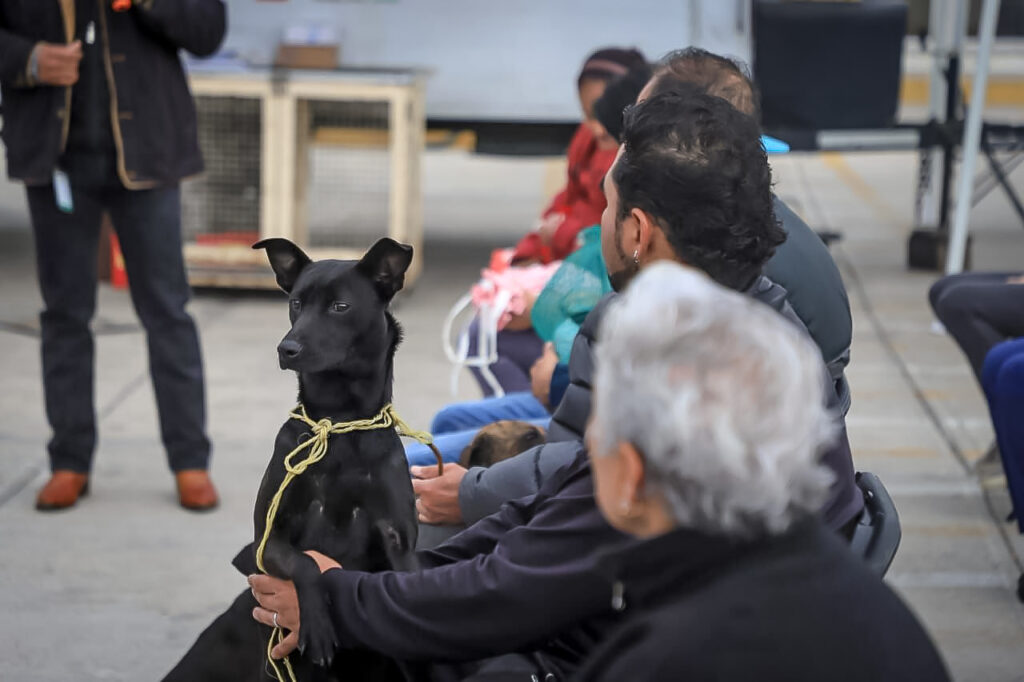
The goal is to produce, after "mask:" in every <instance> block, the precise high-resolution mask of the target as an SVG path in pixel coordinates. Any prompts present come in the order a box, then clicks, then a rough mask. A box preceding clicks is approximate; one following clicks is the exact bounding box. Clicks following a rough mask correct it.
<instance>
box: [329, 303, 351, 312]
mask: <svg viewBox="0 0 1024 682" xmlns="http://www.w3.org/2000/svg"><path fill="white" fill-rule="evenodd" d="M331 310H333V311H334V312H336V313H343V312H345V311H346V310H348V303H342V302H341V301H335V302H334V303H332V304H331Z"/></svg>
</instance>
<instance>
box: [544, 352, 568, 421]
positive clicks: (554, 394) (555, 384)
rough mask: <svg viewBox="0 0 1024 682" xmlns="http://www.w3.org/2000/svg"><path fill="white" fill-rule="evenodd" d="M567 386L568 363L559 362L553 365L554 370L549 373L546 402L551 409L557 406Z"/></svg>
mask: <svg viewBox="0 0 1024 682" xmlns="http://www.w3.org/2000/svg"><path fill="white" fill-rule="evenodd" d="M567 388H569V363H568V362H560V363H558V364H557V365H555V371H554V372H552V373H551V387H550V388H549V389H548V402H549V403H550V404H551V405H552V408H551V409H554V408H555V407H558V403H560V402H562V396H564V395H565V389H567Z"/></svg>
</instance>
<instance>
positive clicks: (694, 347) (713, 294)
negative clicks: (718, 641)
mask: <svg viewBox="0 0 1024 682" xmlns="http://www.w3.org/2000/svg"><path fill="white" fill-rule="evenodd" d="M598 339H599V343H598V346H597V350H596V364H597V370H596V375H595V381H594V419H593V422H592V424H591V427H590V428H591V433H590V436H591V438H592V441H591V442H592V445H593V447H594V448H595V452H594V454H595V455H597V456H601V455H606V454H609V453H611V452H612V451H613V450H614V449H615V447H616V445H617V444H619V443H630V444H632V445H633V446H634V447H636V449H637V450H638V451H639V452H640V453H641V455H642V456H643V458H644V462H645V465H646V481H645V485H646V486H647V487H648V488H649V489H653V490H656V491H657V492H659V493H660V494H661V495H662V496H663V497H664V499H665V501H666V502H667V503H668V506H669V511H670V512H671V514H672V516H673V518H674V519H675V521H676V522H677V523H678V524H679V525H680V526H682V527H688V528H693V529H695V530H700V531H703V532H707V533H711V534H716V535H729V536H742V537H754V536H761V535H766V534H769V535H771V534H779V533H782V532H784V531H785V530H786V529H787V528H789V527H790V525H792V523H793V521H794V520H795V519H797V518H798V517H799V516H801V515H803V514H804V513H806V512H816V511H817V510H818V509H820V507H821V505H822V504H823V503H824V501H825V499H826V497H827V492H828V488H829V485H830V483H831V482H832V480H833V479H834V476H833V475H832V473H831V471H829V470H828V469H827V468H825V467H824V466H823V465H821V464H820V463H819V457H820V454H821V452H822V451H823V449H824V447H825V446H826V445H828V444H829V443H830V442H831V441H832V439H833V438H834V436H835V434H836V431H837V427H836V422H835V418H834V416H833V415H832V414H831V413H830V412H829V410H828V409H827V408H826V406H825V393H824V388H825V385H826V381H827V379H826V376H825V369H824V364H823V362H822V360H821V355H820V353H819V352H818V350H817V348H816V347H815V346H814V345H813V344H812V343H811V342H810V341H809V340H808V339H807V338H806V336H805V335H804V334H803V333H801V331H800V330H798V329H797V328H796V327H795V326H794V325H792V324H791V323H790V322H789V321H787V320H786V319H785V318H783V317H782V316H781V315H779V314H778V313H777V312H775V311H774V310H772V309H771V308H769V307H768V306H766V305H764V304H762V303H760V302H758V301H755V300H753V299H750V298H748V297H746V296H743V295H741V294H738V293H735V292H733V291H729V290H727V289H724V288H722V287H720V286H719V285H717V284H715V283H714V282H712V281H711V280H710V279H708V278H707V277H706V276H705V275H704V274H703V273H699V272H697V271H695V270H692V269H689V268H685V267H683V266H680V265H677V264H670V263H658V264H654V265H652V266H650V267H648V268H645V269H644V271H643V272H642V273H640V275H639V276H637V278H636V279H635V281H634V282H633V283H632V284H631V285H630V287H629V288H628V290H627V291H626V293H625V294H624V295H622V296H621V297H619V299H618V300H617V301H615V303H614V304H613V305H612V306H610V309H609V311H608V313H607V314H606V316H605V318H604V320H603V321H602V324H601V329H600V334H599V336H598Z"/></svg>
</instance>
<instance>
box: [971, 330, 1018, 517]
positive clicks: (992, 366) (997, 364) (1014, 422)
mask: <svg viewBox="0 0 1024 682" xmlns="http://www.w3.org/2000/svg"><path fill="white" fill-rule="evenodd" d="M981 385H982V388H984V390H985V397H986V398H988V407H989V410H990V412H991V413H992V426H993V427H995V431H996V442H997V443H998V444H999V455H1000V457H1001V458H1002V460H1003V470H1004V471H1005V472H1006V484H1007V486H1008V487H1009V489H1010V499H1011V500H1012V501H1013V509H1014V512H1015V513H1016V516H1017V528H1018V529H1019V530H1020V532H1021V533H1024V421H1022V420H1021V418H1020V416H1021V415H1022V414H1024V338H1020V339H1014V340H1012V341H1004V342H1003V343H1000V344H998V345H997V346H995V347H994V348H993V349H992V350H991V351H989V353H988V355H986V356H985V364H984V366H983V368H982V372H981Z"/></svg>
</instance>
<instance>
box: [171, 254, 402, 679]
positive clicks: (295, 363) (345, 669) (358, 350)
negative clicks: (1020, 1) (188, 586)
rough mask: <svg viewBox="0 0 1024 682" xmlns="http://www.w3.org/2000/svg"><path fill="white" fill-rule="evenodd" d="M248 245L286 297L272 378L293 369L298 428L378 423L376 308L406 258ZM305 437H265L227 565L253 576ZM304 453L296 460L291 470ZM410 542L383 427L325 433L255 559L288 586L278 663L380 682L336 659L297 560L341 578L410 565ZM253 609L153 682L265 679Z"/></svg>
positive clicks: (389, 349) (373, 672) (308, 672)
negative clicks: (287, 645)
mask: <svg viewBox="0 0 1024 682" xmlns="http://www.w3.org/2000/svg"><path fill="white" fill-rule="evenodd" d="M253 248H265V249H266V250H267V254H268V257H269V259H270V263H271V266H272V267H273V269H274V273H275V275H276V277H277V282H278V284H279V285H280V286H281V288H282V289H283V290H284V291H285V292H287V293H288V294H289V297H290V301H289V309H290V317H291V323H292V327H291V330H290V331H289V332H288V334H287V335H286V336H285V337H284V339H283V340H282V341H281V343H280V345H279V346H278V355H279V359H280V364H281V368H282V369H291V370H294V371H296V372H297V373H298V376H299V401H300V402H301V403H302V404H303V405H304V406H305V409H306V412H307V414H308V415H309V417H310V419H312V420H313V421H318V420H320V419H324V418H327V419H330V420H331V421H332V422H346V421H352V420H357V419H366V418H370V417H373V416H374V415H376V414H377V413H378V412H379V411H380V410H381V408H382V407H383V406H384V405H386V404H387V403H390V402H391V388H392V363H393V358H394V353H395V349H396V347H397V346H398V343H399V341H400V340H401V329H400V327H399V325H398V323H397V322H396V321H395V319H394V318H393V317H392V316H391V314H390V313H389V312H388V304H389V303H390V301H391V299H392V298H393V297H394V295H395V294H396V293H397V292H398V291H399V290H400V289H401V288H402V285H403V283H404V274H405V271H406V269H407V268H408V266H409V264H410V262H411V260H412V249H411V248H410V247H408V246H404V245H401V244H398V243H397V242H395V241H392V240H391V239H381V240H380V241H378V242H377V243H376V244H375V245H374V246H373V247H372V248H371V249H370V250H369V251H368V252H367V254H366V255H365V256H364V257H363V258H362V259H361V260H360V261H358V262H348V261H334V260H327V261H318V262H313V261H311V260H310V259H309V258H308V257H307V256H306V254H305V253H303V252H302V251H301V250H300V249H299V248H298V247H297V246H295V245H294V244H292V243H291V242H290V241H288V240H286V239H267V240H263V241H261V242H259V243H257V244H255V245H254V247H253ZM309 436H310V429H309V427H308V426H307V425H306V424H304V423H302V422H300V421H298V420H296V419H288V420H287V421H286V422H285V424H284V425H283V426H282V427H281V430H280V432H279V433H278V435H277V441H276V443H275V446H274V454H273V456H272V457H271V460H270V464H269V465H268V467H267V471H266V473H265V474H264V477H263V482H262V484H261V485H260V490H259V494H258V495H257V498H256V505H255V511H254V521H255V543H254V544H253V545H251V546H249V547H247V548H246V549H244V550H243V551H242V552H241V553H240V554H239V555H238V556H237V557H236V558H235V562H234V563H235V565H236V567H238V568H239V570H241V571H242V572H244V573H254V572H256V561H255V547H256V546H257V545H258V544H259V542H260V540H261V539H262V537H263V531H264V525H265V520H266V512H267V506H268V505H269V503H270V500H271V498H272V497H273V496H274V494H275V493H276V492H277V490H278V487H279V486H280V484H281V481H282V480H283V479H284V476H285V468H284V459H285V457H286V456H287V455H288V453H290V452H291V451H292V450H294V449H295V447H296V446H297V445H299V444H300V443H302V442H303V441H304V440H305V439H307V438H309ZM307 454H308V450H305V451H303V452H302V453H300V454H299V455H297V456H296V457H295V458H293V460H294V461H293V464H294V463H297V462H299V461H301V460H302V459H304V458H305V457H306V455H307ZM416 535H417V525H416V513H415V499H414V496H413V491H412V485H411V483H410V479H409V473H408V468H407V463H406V459H405V454H404V450H403V448H402V445H401V442H400V441H399V439H398V436H397V434H396V433H395V431H394V429H377V430H372V431H355V432H352V433H348V434H343V435H334V436H331V438H330V440H329V441H328V452H327V455H326V456H325V457H324V458H323V459H322V460H321V461H320V462H318V463H316V464H314V465H312V466H311V467H309V469H308V470H307V471H306V472H305V473H304V474H302V475H301V476H297V477H296V478H294V479H293V480H292V482H291V484H290V485H289V487H288V488H287V490H286V492H285V493H284V496H283V498H282V500H281V504H280V507H279V509H278V512H277V517H276V519H275V521H274V524H273V529H272V530H271V533H270V538H269V540H268V542H267V545H266V549H265V551H264V554H263V561H264V565H265V567H266V569H267V572H268V573H270V574H271V575H274V576H277V577H280V578H286V579H290V580H292V581H294V583H295V586H296V590H297V593H298V597H299V610H300V613H301V614H302V625H301V628H300V629H299V635H300V640H299V651H300V652H301V655H294V654H293V655H292V656H291V657H290V659H291V661H292V663H293V665H294V666H295V667H296V674H297V676H298V678H299V680H300V681H301V682H306V681H307V680H332V679H336V677H335V676H334V675H332V674H331V673H330V669H331V664H332V661H333V662H334V663H335V665H334V666H333V669H335V670H337V671H338V677H337V679H340V678H341V677H343V678H344V679H346V680H370V679H373V680H385V679H389V678H391V677H395V676H396V675H397V670H398V669H397V667H396V664H395V663H394V662H392V661H391V660H389V659H386V658H385V657H383V656H376V655H373V654H370V653H368V652H355V651H345V652H343V653H340V654H339V656H338V660H334V654H335V649H336V647H337V639H336V637H335V633H334V627H333V625H332V622H331V618H330V615H329V613H328V600H327V596H326V594H325V593H323V591H322V589H321V588H320V582H319V577H320V571H319V569H318V568H317V565H316V563H315V562H314V561H313V560H312V559H311V558H310V557H308V556H306V555H305V554H304V553H303V552H304V551H305V550H317V551H319V552H322V553H323V554H326V555H327V556H330V557H332V558H333V559H335V560H337V561H338V562H339V563H341V564H342V566H344V567H345V568H348V569H355V570H364V571H378V570H388V569H395V570H409V569H412V568H414V567H415V560H414V556H413V549H414V547H415V546H416ZM255 605H256V604H255V600H254V599H253V598H252V595H251V594H250V593H249V592H248V591H246V592H245V593H243V594H242V595H241V596H239V597H238V599H236V600H235V603H234V604H233V605H232V606H231V607H230V608H229V609H228V611H227V612H225V613H224V614H223V615H221V616H220V617H219V618H218V619H217V620H216V621H215V622H214V623H213V624H212V625H211V626H210V627H209V628H207V630H206V631H204V632H203V634H202V635H200V637H199V640H198V641H197V642H196V644H195V645H194V646H193V647H192V649H191V650H190V651H189V652H188V653H187V654H186V655H185V657H184V658H183V659H182V661H181V662H180V663H179V664H178V666H177V667H176V668H175V669H174V670H173V671H172V672H171V673H170V674H169V675H168V677H166V678H165V681H166V682H172V681H177V680H190V681H192V682H194V681H196V680H199V681H202V682H214V681H220V680H225V681H226V680H255V679H266V678H265V677H263V675H264V674H265V668H264V666H265V665H266V661H265V656H266V643H267V639H268V638H269V637H270V634H271V630H270V628H268V627H265V626H262V625H257V624H256V623H255V622H254V621H253V620H252V616H251V611H252V608H253V607H254V606H255ZM250 663H251V664H250ZM254 671H255V673H256V675H257V677H253V672H254Z"/></svg>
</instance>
